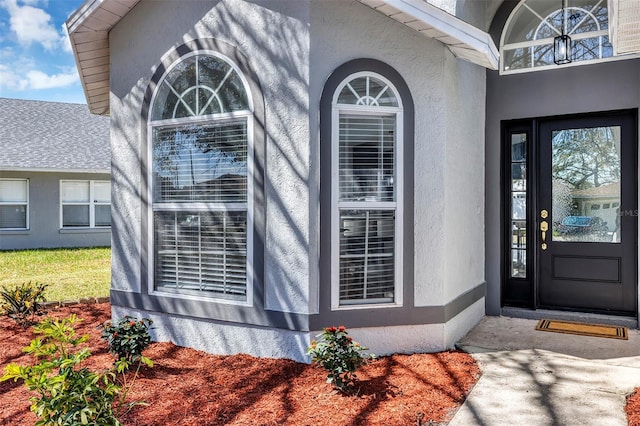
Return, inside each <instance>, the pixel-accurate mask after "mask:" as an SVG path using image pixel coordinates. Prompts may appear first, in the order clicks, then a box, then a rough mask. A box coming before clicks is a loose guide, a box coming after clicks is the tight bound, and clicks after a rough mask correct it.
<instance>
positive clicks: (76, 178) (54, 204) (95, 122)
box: [0, 98, 111, 250]
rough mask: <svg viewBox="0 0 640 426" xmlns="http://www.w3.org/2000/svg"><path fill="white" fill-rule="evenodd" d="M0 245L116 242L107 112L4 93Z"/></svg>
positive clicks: (1, 108)
mask: <svg viewBox="0 0 640 426" xmlns="http://www.w3.org/2000/svg"><path fill="white" fill-rule="evenodd" d="M0 152H1V153H2V155H0V250H12V249H30V248H52V247H91V246H109V245H110V244H111V212H110V210H111V189H110V188H111V183H110V178H111V175H110V169H111V150H110V146H109V119H108V118H107V117H101V116H97V115H93V114H90V113H89V111H87V106H86V105H81V104H67V103H59V102H41V101H30V100H21V99H5V98H0Z"/></svg>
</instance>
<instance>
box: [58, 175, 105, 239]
mask: <svg viewBox="0 0 640 426" xmlns="http://www.w3.org/2000/svg"><path fill="white" fill-rule="evenodd" d="M67 182H81V183H89V201H88V202H76V201H74V202H68V201H63V199H62V187H63V185H64V184H65V183H67ZM96 183H108V184H109V187H111V181H108V180H99V179H96V180H93V179H61V180H60V229H111V225H109V226H102V225H100V226H96V206H109V208H111V201H109V202H108V203H104V202H98V201H96V199H95V184H96ZM64 206H89V226H64V213H63V212H64Z"/></svg>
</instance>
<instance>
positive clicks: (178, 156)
mask: <svg viewBox="0 0 640 426" xmlns="http://www.w3.org/2000/svg"><path fill="white" fill-rule="evenodd" d="M248 99H249V97H248V91H247V90H246V88H245V84H244V82H243V79H242V78H241V76H240V74H239V73H238V71H237V69H236V68H234V67H233V66H232V65H231V63H230V62H228V61H227V60H225V59H223V58H221V57H218V56H214V55H205V54H198V55H194V56H190V57H187V58H185V59H183V60H181V61H180V62H178V63H177V64H175V65H174V66H173V67H172V68H170V70H169V72H168V73H167V74H166V75H165V77H164V79H163V80H161V83H160V84H159V85H158V89H157V92H156V95H155V99H154V101H153V109H152V111H151V117H152V120H151V122H150V129H149V130H150V131H149V134H150V135H151V143H152V148H151V150H150V154H151V158H152V172H151V182H152V190H151V198H152V201H153V207H152V208H153V215H152V217H153V241H154V249H153V256H154V257H153V265H154V267H153V274H154V275H153V282H154V288H155V290H156V291H160V292H163V293H173V294H178V295H191V296H199V297H214V298H217V299H228V300H233V301H237V302H240V303H244V304H251V278H250V276H251V274H250V273H248V270H249V269H248V265H249V264H250V263H251V244H252V229H253V226H252V215H251V206H252V199H251V194H252V179H251V164H252V159H253V155H252V144H251V131H250V129H251V128H252V124H251V123H252V119H253V115H252V111H251V109H250V104H249V100H248Z"/></svg>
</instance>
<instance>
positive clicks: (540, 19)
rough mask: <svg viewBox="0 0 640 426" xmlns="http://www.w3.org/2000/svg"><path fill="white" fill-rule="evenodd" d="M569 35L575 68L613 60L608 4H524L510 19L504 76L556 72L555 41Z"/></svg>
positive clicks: (503, 48)
mask: <svg viewBox="0 0 640 426" xmlns="http://www.w3.org/2000/svg"><path fill="white" fill-rule="evenodd" d="M563 32H564V34H567V35H569V36H570V37H571V39H572V41H573V49H572V64H575V63H591V62H597V61H601V60H603V59H605V58H610V57H612V56H613V48H612V46H611V42H610V40H609V11H608V7H607V0H566V9H565V13H564V14H563V13H562V1H561V0H522V1H521V2H520V3H518V5H517V6H516V7H515V8H514V9H513V12H512V13H511V15H510V16H509V19H508V20H507V23H506V25H505V28H504V30H503V32H502V38H501V40H500V71H501V73H503V74H507V73H513V72H522V71H530V70H538V69H546V68H555V67H557V65H555V64H554V62H553V39H554V37H556V36H558V35H560V34H562V33H563Z"/></svg>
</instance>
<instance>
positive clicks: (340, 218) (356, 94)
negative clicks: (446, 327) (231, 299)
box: [332, 73, 403, 309]
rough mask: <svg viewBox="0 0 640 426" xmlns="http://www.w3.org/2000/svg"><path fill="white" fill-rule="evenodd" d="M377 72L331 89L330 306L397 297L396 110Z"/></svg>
mask: <svg viewBox="0 0 640 426" xmlns="http://www.w3.org/2000/svg"><path fill="white" fill-rule="evenodd" d="M398 99H399V97H398V95H397V93H396V90H395V88H393V86H392V85H391V83H389V82H388V81H386V80H385V79H384V78H383V77H382V76H379V75H376V74H373V73H358V74H354V75H352V76H350V77H348V78H347V79H346V80H345V81H344V82H343V83H342V84H341V85H339V86H338V88H337V91H336V94H335V96H334V106H333V111H334V112H333V113H334V119H333V120H332V123H333V126H334V128H333V135H334V136H333V145H332V146H333V148H332V150H333V159H334V160H333V164H332V170H333V172H332V175H333V176H336V177H337V179H335V181H334V182H333V189H332V200H333V202H332V228H333V229H332V232H333V236H332V241H333V244H334V245H335V246H334V247H335V249H334V250H333V258H332V265H333V267H332V270H333V271H334V273H333V274H332V292H333V294H332V306H333V308H334V309H335V308H346V307H353V306H354V305H373V304H382V305H384V304H395V305H398V304H400V303H401V297H400V296H401V294H400V293H401V281H402V275H401V265H402V259H401V257H402V256H401V252H402V251H401V249H400V247H401V246H400V244H401V240H402V238H400V236H401V235H402V227H403V224H402V220H401V218H402V214H401V206H402V177H403V172H402V146H401V143H399V141H401V140H402V137H401V135H402V109H401V106H400V104H399V101H398Z"/></svg>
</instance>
